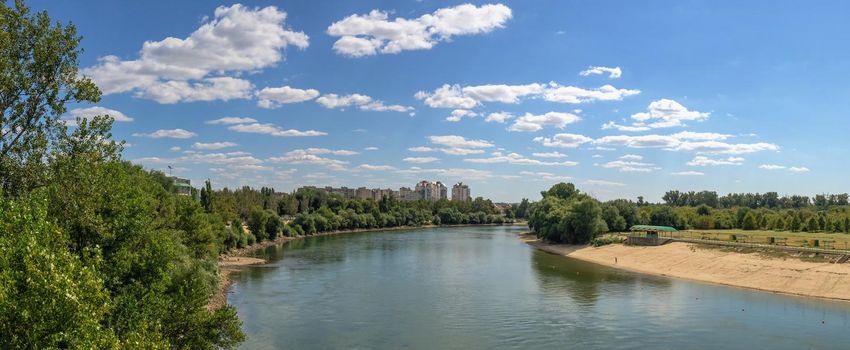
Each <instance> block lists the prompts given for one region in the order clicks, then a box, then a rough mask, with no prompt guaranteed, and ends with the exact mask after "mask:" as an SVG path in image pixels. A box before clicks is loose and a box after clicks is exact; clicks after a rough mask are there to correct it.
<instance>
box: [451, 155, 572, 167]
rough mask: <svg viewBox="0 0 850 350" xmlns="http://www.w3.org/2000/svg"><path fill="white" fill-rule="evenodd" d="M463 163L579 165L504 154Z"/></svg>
mask: <svg viewBox="0 0 850 350" xmlns="http://www.w3.org/2000/svg"><path fill="white" fill-rule="evenodd" d="M463 161H465V162H469V163H480V164H496V163H507V164H519V165H561V166H575V165H578V163H576V162H572V161H564V162H545V161H542V160H539V159H531V158H526V157H524V156H522V155H520V154H518V153H507V154H504V153H502V152H493V154H492V155H491V157H489V158H467V159H464V160H463Z"/></svg>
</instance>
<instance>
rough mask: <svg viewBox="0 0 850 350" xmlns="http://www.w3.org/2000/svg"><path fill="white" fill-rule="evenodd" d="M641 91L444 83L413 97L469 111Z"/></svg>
mask: <svg viewBox="0 0 850 350" xmlns="http://www.w3.org/2000/svg"><path fill="white" fill-rule="evenodd" d="M639 93H640V90H629V89H618V88H615V87H613V86H611V85H604V86H602V87H600V88H598V89H584V88H580V87H575V86H564V85H560V84H558V83H555V82H550V83H548V84H539V83H533V84H525V85H504V84H498V85H475V86H464V87H461V86H460V85H457V84H454V85H449V84H444V85H443V86H441V87H439V88H437V89H436V90H434V91H433V92H428V91H419V92H417V93H416V94H415V95H414V97H415V98H416V99H418V100H422V101H423V102H424V103H425V105H427V106H428V107H431V108H456V109H472V108H475V107H477V106H479V105H481V104H482V103H485V102H499V103H518V102H519V101H520V100H521V98H542V99H544V100H546V101H549V102H557V103H569V104H578V103H584V102H592V101H619V100H622V99H623V98H624V97H628V96H632V95H637V94H639Z"/></svg>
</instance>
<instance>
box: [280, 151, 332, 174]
mask: <svg viewBox="0 0 850 350" xmlns="http://www.w3.org/2000/svg"><path fill="white" fill-rule="evenodd" d="M266 161H267V162H269V163H280V164H312V165H319V166H323V167H326V168H328V169H330V170H337V171H340V170H344V169H345V165H346V164H348V162H346V161H342V160H338V159H331V158H325V157H322V156H320V155H318V154H317V153H316V152H315V151H311V150H304V149H296V150H292V151H289V152H286V153H285V154H284V155H282V156H280V157H271V158H269V159H267V160H266Z"/></svg>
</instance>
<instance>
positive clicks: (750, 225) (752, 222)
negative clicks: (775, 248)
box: [741, 213, 758, 230]
mask: <svg viewBox="0 0 850 350" xmlns="http://www.w3.org/2000/svg"><path fill="white" fill-rule="evenodd" d="M741 228H742V229H744V230H755V229H757V228H758V225H757V224H756V218H755V216H753V213H747V214H746V215H745V216H744V219H743V220H741Z"/></svg>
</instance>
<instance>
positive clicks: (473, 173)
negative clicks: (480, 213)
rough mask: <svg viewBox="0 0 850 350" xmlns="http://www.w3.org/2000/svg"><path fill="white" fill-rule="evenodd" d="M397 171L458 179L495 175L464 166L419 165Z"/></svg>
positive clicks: (482, 178)
mask: <svg viewBox="0 0 850 350" xmlns="http://www.w3.org/2000/svg"><path fill="white" fill-rule="evenodd" d="M396 173H398V174H401V175H416V176H419V175H422V174H430V175H434V176H437V177H441V178H449V179H457V180H463V181H467V180H484V179H489V178H492V177H493V173H492V172H491V171H489V170H478V169H463V168H448V169H423V168H419V167H411V168H409V169H400V170H397V171H396Z"/></svg>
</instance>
